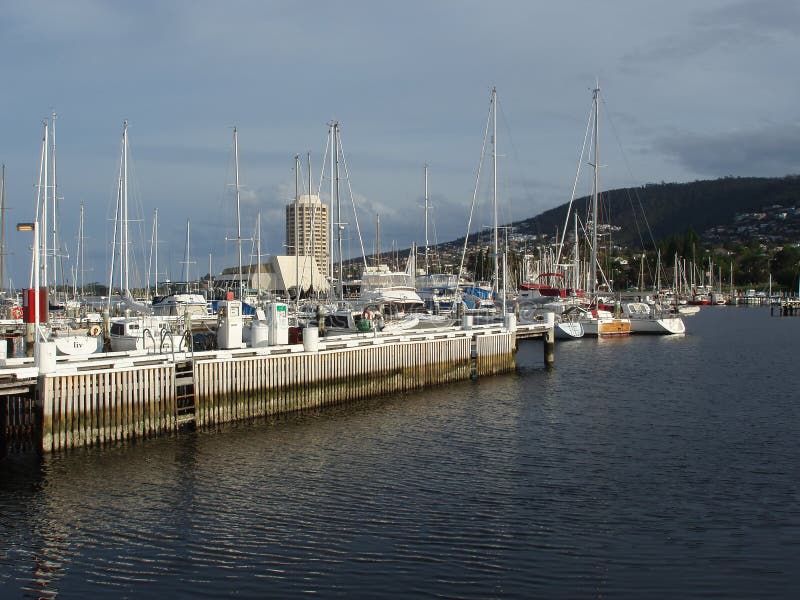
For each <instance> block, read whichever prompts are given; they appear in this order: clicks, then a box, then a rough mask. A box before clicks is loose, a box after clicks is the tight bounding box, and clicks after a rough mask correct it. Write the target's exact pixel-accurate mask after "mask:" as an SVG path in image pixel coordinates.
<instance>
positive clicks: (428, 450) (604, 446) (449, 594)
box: [0, 307, 800, 598]
mask: <svg viewBox="0 0 800 600" xmlns="http://www.w3.org/2000/svg"><path fill="white" fill-rule="evenodd" d="M687 324H688V325H687V328H688V330H689V334H688V335H687V336H685V337H681V338H667V337H635V336H634V337H631V338H629V339H619V340H601V341H597V340H590V339H586V340H581V341H577V342H564V343H560V344H559V345H557V347H556V368H555V369H554V370H552V371H549V372H548V371H546V370H545V369H544V368H543V367H542V366H541V365H542V346H541V343H540V342H536V341H530V342H523V344H522V346H521V348H520V352H519V354H518V363H519V369H518V371H517V372H516V373H515V374H510V375H504V376H500V377H494V378H484V379H482V380H480V381H478V382H475V383H472V382H467V383H461V384H455V385H450V386H447V387H442V388H437V389H432V390H427V391H424V392H419V393H414V394H405V395H396V396H392V397H388V398H383V399H379V400H373V401H371V402H364V403H360V404H357V405H354V406H348V407H340V408H336V409H331V410H326V411H320V412H318V413H313V414H309V415H304V416H302V417H288V418H283V419H279V420H276V421H273V422H269V423H258V424H248V425H239V426H229V427H226V428H225V429H224V430H223V431H214V432H197V433H186V434H181V435H180V436H176V437H172V438H166V439H158V440H147V441H146V442H144V443H132V444H127V445H124V446H119V447H113V448H105V449H89V450H80V451H75V452H71V453H68V454H64V455H60V456H54V457H48V458H46V459H44V460H40V459H37V458H35V457H31V456H18V455H15V456H11V457H10V458H9V459H8V460H6V461H5V463H3V464H2V465H0V476H2V478H1V479H0V597H9V598H14V597H44V598H48V597H56V596H58V597H60V598H83V597H115V598H125V597H143V596H144V597H147V596H155V595H158V596H163V597H192V598H197V597H209V598H217V597H228V596H236V597H240V598H264V597H278V598H285V597H295V596H300V595H309V596H312V595H313V596H316V597H323V598H329V597H348V598H351V597H353V598H396V597H403V598H406V597H422V598H428V597H445V598H495V597H498V598H534V597H543V598H594V597H615V598H642V597H648V598H653V597H655V598H696V597H708V596H715V597H725V598H775V597H794V594H795V593H796V591H797V590H798V589H800V573H798V568H797V567H798V556H800V444H798V439H800V436H799V435H798V433H800V431H799V429H800V425H799V423H800V419H798V416H800V415H798V413H799V412H800V409H799V408H798V400H799V398H798V393H797V382H798V379H797V376H796V374H795V369H796V366H797V360H798V339H800V318H791V317H789V318H777V317H775V318H771V317H770V315H769V309H758V308H717V307H711V308H707V309H703V311H701V313H700V314H699V315H697V316H695V317H691V318H689V319H687Z"/></svg>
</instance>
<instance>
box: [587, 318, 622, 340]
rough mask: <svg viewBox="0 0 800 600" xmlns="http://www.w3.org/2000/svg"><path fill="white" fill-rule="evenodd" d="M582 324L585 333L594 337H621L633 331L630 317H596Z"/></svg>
mask: <svg viewBox="0 0 800 600" xmlns="http://www.w3.org/2000/svg"><path fill="white" fill-rule="evenodd" d="M582 324H583V331H584V334H585V335H588V336H593V337H619V336H624V335H630V333H631V321H630V319H618V318H614V317H612V318H596V319H590V320H587V321H584V322H583V323H582Z"/></svg>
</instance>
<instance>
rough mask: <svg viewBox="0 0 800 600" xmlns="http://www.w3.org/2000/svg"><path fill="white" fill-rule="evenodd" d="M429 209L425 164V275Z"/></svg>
mask: <svg viewBox="0 0 800 600" xmlns="http://www.w3.org/2000/svg"><path fill="white" fill-rule="evenodd" d="M429 208H430V205H429V198H428V163H425V275H428V274H429V273H430V270H429V268H428V210H429Z"/></svg>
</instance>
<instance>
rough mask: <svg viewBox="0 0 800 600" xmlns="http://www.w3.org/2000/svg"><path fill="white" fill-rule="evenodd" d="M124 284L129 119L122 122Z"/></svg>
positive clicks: (125, 269)
mask: <svg viewBox="0 0 800 600" xmlns="http://www.w3.org/2000/svg"><path fill="white" fill-rule="evenodd" d="M120 252H122V260H121V261H120V267H121V268H122V273H123V275H122V277H123V286H124V289H125V291H127V290H128V121H124V122H123V124H122V230H121V231H120Z"/></svg>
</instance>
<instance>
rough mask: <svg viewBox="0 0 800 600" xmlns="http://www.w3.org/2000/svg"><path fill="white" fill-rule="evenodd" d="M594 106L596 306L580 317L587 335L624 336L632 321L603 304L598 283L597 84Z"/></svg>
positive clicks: (592, 277)
mask: <svg viewBox="0 0 800 600" xmlns="http://www.w3.org/2000/svg"><path fill="white" fill-rule="evenodd" d="M592 108H593V119H594V128H593V136H592V138H593V139H592V142H593V147H594V156H593V161H592V166H593V172H594V180H593V185H592V188H593V189H592V207H591V226H592V239H591V242H590V244H591V258H590V261H589V294H590V297H591V298H592V301H593V308H591V309H590V311H589V312H587V313H586V314H584V315H583V317H582V318H581V319H580V321H581V324H582V325H583V331H584V334H585V335H588V336H596V337H611V336H623V335H629V334H630V333H631V321H630V319H628V318H625V317H622V316H620V315H619V313H617V312H615V313H612V312H610V311H607V310H603V309H602V308H600V302H599V293H598V288H599V286H598V283H597V265H598V261H597V244H598V239H597V229H598V210H597V208H598V200H599V195H600V188H599V181H598V168H599V165H600V163H599V162H598V149H599V145H600V143H599V137H600V136H599V116H600V87H599V86H597V87H595V89H594V90H593V93H592Z"/></svg>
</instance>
